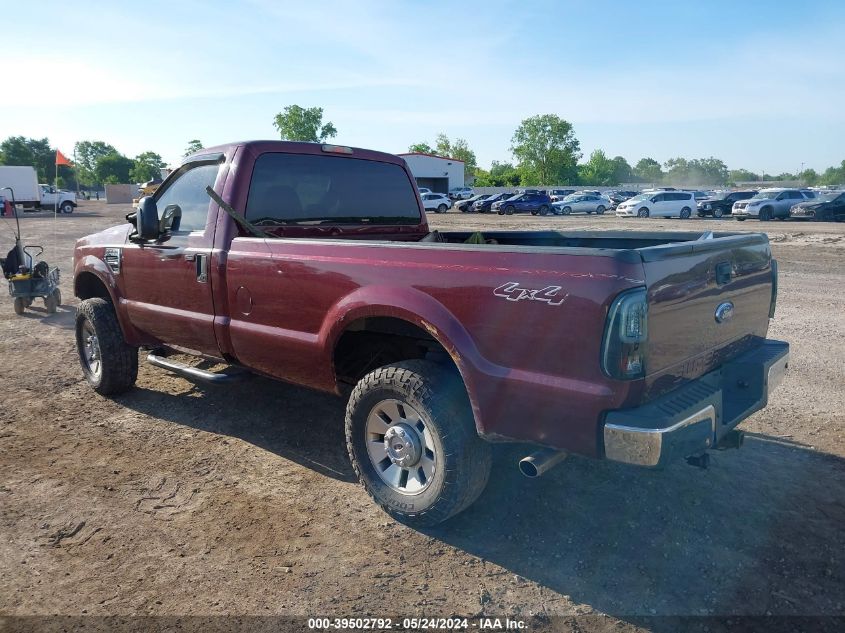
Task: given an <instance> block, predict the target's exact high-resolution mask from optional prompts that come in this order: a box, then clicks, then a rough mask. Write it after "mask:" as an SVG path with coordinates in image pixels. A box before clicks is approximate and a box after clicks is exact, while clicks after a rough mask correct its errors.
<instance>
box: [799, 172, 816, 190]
mask: <svg viewBox="0 0 845 633" xmlns="http://www.w3.org/2000/svg"><path fill="white" fill-rule="evenodd" d="M798 179H799V180H800V181H801V182H803V183H804V184H805V185H807V186H808V187H812V186H814V185H817V184H818V182H819V174H818V172H817V171H816V170H815V169H805V170H804V171H802V172H801V173H800V174H798Z"/></svg>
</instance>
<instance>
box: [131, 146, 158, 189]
mask: <svg viewBox="0 0 845 633" xmlns="http://www.w3.org/2000/svg"><path fill="white" fill-rule="evenodd" d="M164 167H167V164H166V163H165V162H164V160H162V158H161V156H159V155H158V154H156V153H155V152H143V153H142V154H138V155H137V156H136V157H135V160H134V161H133V164H132V169H131V171H130V172H129V178H130V179H131V180H132V182H146V181H148V180H153V179H155V178H161V170H162V169H163V168H164Z"/></svg>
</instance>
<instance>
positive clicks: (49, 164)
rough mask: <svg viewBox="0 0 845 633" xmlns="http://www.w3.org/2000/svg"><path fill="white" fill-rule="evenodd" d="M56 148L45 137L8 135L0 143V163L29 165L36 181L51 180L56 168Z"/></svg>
mask: <svg viewBox="0 0 845 633" xmlns="http://www.w3.org/2000/svg"><path fill="white" fill-rule="evenodd" d="M55 159H56V150H55V149H53V148H51V147H50V141H49V140H48V139H46V138H41V139H35V138H26V137H24V136H10V137H9V138H7V139H6V140H5V141H3V142H2V143H0V165H31V166H33V167H35V171H36V172H37V173H38V182H52V181H53V178H55V170H56V167H55V165H56V163H55Z"/></svg>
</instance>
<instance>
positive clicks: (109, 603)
mask: <svg viewBox="0 0 845 633" xmlns="http://www.w3.org/2000/svg"><path fill="white" fill-rule="evenodd" d="M126 211H127V208H126V207H116V206H109V207H107V206H106V205H104V204H103V203H93V202H92V203H85V204H83V206H81V207H80V208H79V209H78V210H77V212H76V213H74V214H73V215H72V216H62V217H59V218H57V219H56V220H55V221H54V219H53V216H52V214H35V215H27V217H26V218H25V220H24V221H23V226H24V232H25V234H26V236H27V241H28V242H31V243H32V242H40V243H44V244H45V245H49V246H50V247H51V248H50V249H48V252H47V254H46V256H47V257H48V259H49V260H50V261H51V262H54V263H58V264H59V265H60V266H61V267H62V269H63V272H65V276H64V277H63V280H62V290H63V293H64V297H65V301H64V303H65V305H63V306H62V307H61V308H60V310H59V313H58V314H55V315H51V316H48V315H47V314H46V313H45V312H44V310H43V308H42V306H41V303H40V301H39V302H38V305H35V306H33V309H32V310H30V311H28V312H27V314H26V316H24V317H18V316H15V314H14V313H13V311H12V305H11V300H8V299H7V300H4V302H3V309H2V310H0V359H2V365H1V366H0V400H2V405H3V406H2V419H0V537H2V538H0V564H1V565H2V566H1V567H0V569H2V573H0V613H2V614H6V615H29V614H72V615H83V614H88V615H109V614H111V615H127V616H128V615H135V614H142V615H214V614H238V615H247V614H255V615H264V614H293V615H308V616H314V615H329V616H344V615H359V616H360V615H373V616H379V615H381V616H384V615H394V616H395V615H414V616H432V615H448V614H461V615H465V616H473V615H479V614H492V615H500V616H504V615H510V616H512V617H513V616H517V617H521V618H525V619H526V620H528V621H529V622H531V623H533V624H534V625H538V626H539V625H542V624H544V623H548V622H549V620H548V617H547V616H554V615H565V616H573V617H571V618H570V619H568V620H566V622H567V623H568V624H567V626H573V627H575V628H578V629H579V630H633V629H636V628H640V627H644V628H660V625H659V622H660V620H659V619H651V620H649V618H650V616H661V615H690V614H691V615H726V614H734V615H744V614H753V615H758V614H759V615H763V614H774V615H840V616H841V615H845V568H843V552H845V530H843V525H845V476H843V475H845V468H843V464H844V463H845V462H843V458H845V437H843V429H845V317H843V315H845V290H843V288H845V224H818V223H809V224H798V223H785V222H771V223H767V224H762V223H759V222H753V223H752V222H745V223H744V224H738V223H736V222H731V221H730V220H712V219H709V220H700V219H693V220H688V221H686V222H684V223H681V221H679V220H667V221H661V220H637V219H631V220H617V219H616V218H614V217H610V216H608V217H594V216H589V217H586V216H570V217H560V218H558V217H554V218H533V217H523V216H514V217H507V218H505V217H499V216H494V217H490V216H475V215H461V214H455V213H449V214H446V215H443V216H436V215H435V216H431V221H432V223H433V225H434V226H435V227H436V228H441V229H449V228H452V227H459V226H460V227H469V226H472V227H487V228H493V227H497V228H499V227H507V228H527V227H543V228H551V227H565V228H567V229H570V228H571V229H581V228H592V229H598V228H601V229H611V228H613V229H618V228H625V229H634V230H637V229H646V230H655V229H665V230H677V229H694V230H699V229H701V230H707V229H716V230H725V229H731V230H733V229H739V230H749V231H752V230H760V229H765V230H766V231H767V232H768V233H769V236H770V238H771V239H772V242H773V250H774V253H775V256H776V257H777V259H778V260H779V263H780V271H781V286H780V299H779V305H778V313H777V318H776V319H775V320H774V321H773V322H772V328H771V336H772V337H775V338H783V339H786V340H788V341H790V342H791V344H792V360H791V363H790V371H789V373H788V376H787V378H786V379H785V381H784V383H783V385H782V386H781V388H780V389H779V390H778V391H777V392H776V393H775V394H774V396H773V399H772V401H771V403H770V405H769V407H768V408H767V409H766V410H765V411H764V412H762V413H758V414H757V415H754V416H753V417H752V418H750V419H749V420H747V421H746V422H745V423H744V425H743V427H742V428H744V429H745V430H746V431H748V435H749V437H748V438H747V442H746V445H745V447H744V448H743V449H742V450H740V451H729V452H722V453H715V454H713V456H712V466H711V468H710V469H709V470H707V471H702V470H698V469H695V468H691V467H689V466H687V465H684V464H678V465H675V466H672V467H670V468H668V469H667V470H665V471H663V472H650V471H643V470H637V469H634V468H628V467H624V466H621V465H614V464H610V463H601V462H595V461H589V460H586V459H579V458H573V459H570V460H568V461H567V462H566V463H565V464H564V465H562V466H561V467H559V468H557V469H555V470H554V471H552V472H551V473H550V474H548V475H547V476H545V477H543V478H541V479H539V480H534V481H529V480H526V479H524V478H522V477H521V475H520V474H519V473H518V471H517V468H516V461H517V459H518V457H521V456H522V452H521V451H520V450H518V449H516V448H514V447H507V446H500V447H497V457H496V465H495V467H494V472H493V477H492V481H491V485H490V486H489V488H488V489H487V491H486V492H485V494H484V495H483V496H482V498H481V499H480V501H479V502H478V503H477V504H476V505H475V506H474V507H472V508H471V509H470V510H469V511H467V512H466V513H464V514H462V515H461V516H459V517H458V518H456V519H455V520H453V521H451V522H450V523H448V524H447V525H444V526H442V527H439V528H437V529H433V530H429V531H426V532H418V531H415V530H411V529H409V528H407V527H405V526H403V525H401V524H397V523H396V522H394V521H392V520H391V519H389V518H388V517H387V516H386V515H385V514H383V513H382V512H381V511H379V510H378V509H376V508H375V506H374V505H373V504H372V503H371V502H370V500H369V498H368V497H367V495H366V494H365V493H364V491H363V489H362V488H360V487H359V486H358V484H357V483H356V482H355V481H354V479H353V473H352V470H351V468H350V466H349V464H348V462H347V457H346V451H345V447H344V442H343V431H342V418H343V409H344V403H343V402H341V401H339V400H337V399H335V398H332V397H329V396H325V395H321V394H317V393H313V392H309V391H306V390H303V389H299V388H295V387H292V386H288V385H285V384H278V383H274V382H271V381H267V380H263V379H256V380H252V381H247V382H246V383H243V384H240V385H237V386H233V387H227V388H225V389H223V388H212V387H208V388H205V387H199V386H196V385H193V384H191V383H189V382H187V381H185V380H183V379H181V378H177V377H174V376H172V375H169V374H167V373H165V372H163V371H161V370H157V369H154V368H152V367H150V366H148V365H144V364H142V366H141V370H140V376H139V380H138V386H137V389H135V390H134V391H132V392H131V393H128V394H126V395H124V396H121V397H119V398H117V399H115V400H109V399H105V398H102V397H99V396H97V395H96V394H95V393H94V392H93V391H92V390H91V389H89V388H88V387H87V386H86V384H84V382H83V380H82V377H81V373H80V370H79V368H78V365H77V360H76V356H75V351H74V345H73V340H72V339H73V336H72V334H73V333H72V325H73V318H74V309H75V303H76V301H75V299H73V297H72V290H71V275H70V273H71V265H70V260H71V253H72V248H73V242H74V240H75V239H76V238H77V237H79V236H81V235H84V234H86V233H90V232H93V231H96V230H99V229H102V228H104V227H106V226H109V225H112V224H115V223H117V222H118V221H119V220H120V219H121V218H122V215H123V214H125V213H126ZM0 224H3V225H4V226H0V235H2V238H0V244H2V245H3V246H2V249H3V251H4V252H5V251H6V250H8V248H10V247H11V242H10V240H11V238H10V234H9V230H8V229H9V228H11V227H10V225H9V223H8V222H7V221H5V220H0ZM54 235H55V238H54ZM583 614H594V615H595V617H592V618H580V619H579V618H575V617H574V616H579V615H583ZM0 628H2V626H0Z"/></svg>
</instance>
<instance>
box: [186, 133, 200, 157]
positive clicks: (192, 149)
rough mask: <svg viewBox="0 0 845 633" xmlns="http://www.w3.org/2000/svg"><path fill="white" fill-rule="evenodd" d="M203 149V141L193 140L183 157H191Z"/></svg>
mask: <svg viewBox="0 0 845 633" xmlns="http://www.w3.org/2000/svg"><path fill="white" fill-rule="evenodd" d="M201 149H202V141H201V140H199V139H198V138H195V139H191V140H190V141H188V147H186V148H185V153H184V154H182V156H183V157H185V156H190V155H191V154H196V153H197V152H198V151H200V150H201Z"/></svg>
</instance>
